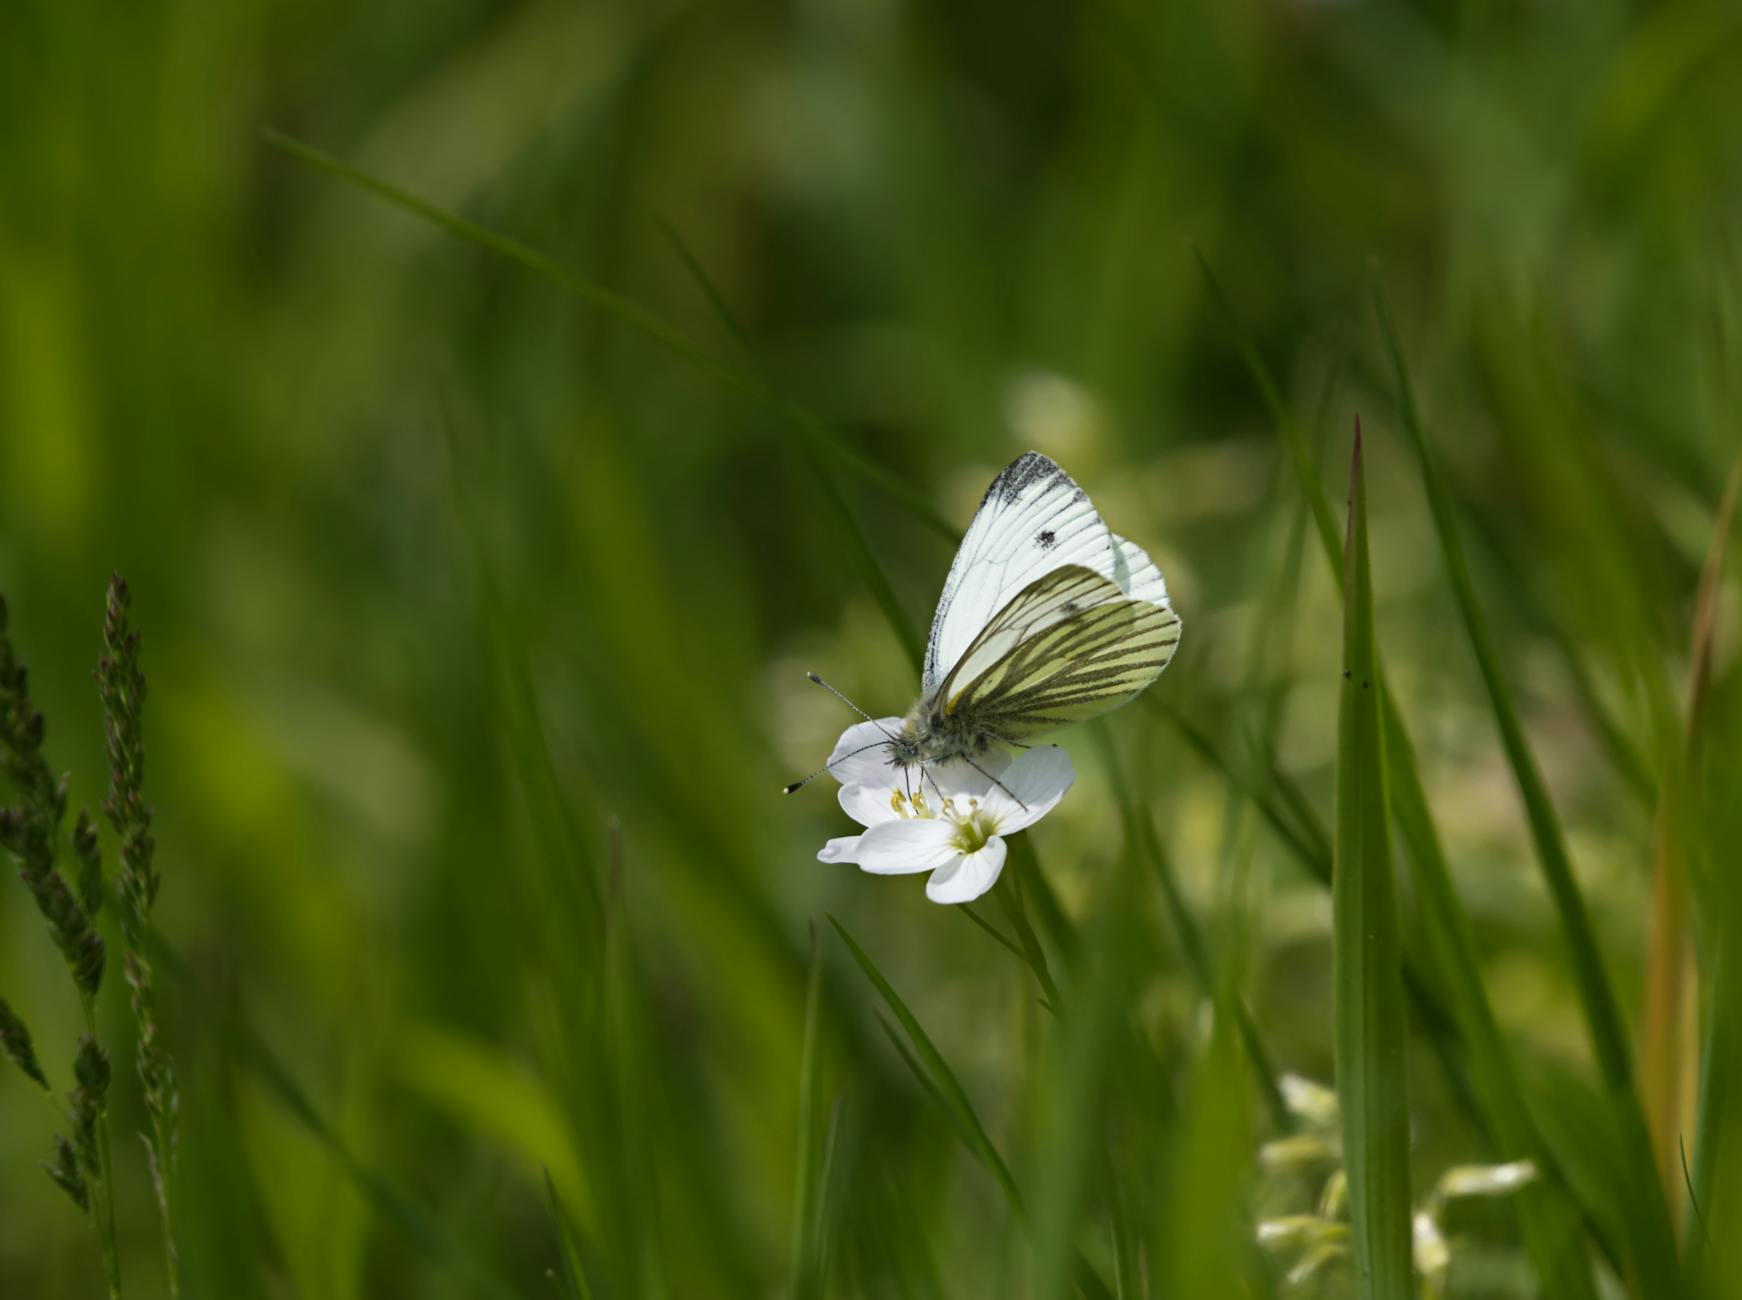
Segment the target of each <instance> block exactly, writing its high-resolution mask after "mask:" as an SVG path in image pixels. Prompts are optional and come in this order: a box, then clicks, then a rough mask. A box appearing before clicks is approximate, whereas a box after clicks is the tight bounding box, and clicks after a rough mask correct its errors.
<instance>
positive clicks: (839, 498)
mask: <svg viewBox="0 0 1742 1300" xmlns="http://www.w3.org/2000/svg"><path fill="white" fill-rule="evenodd" d="M661 229H663V230H664V232H665V237H666V241H667V242H668V243H670V244H671V246H672V248H673V249H675V250H676V252H677V255H678V260H680V261H681V262H682V263H683V264H684V268H685V269H686V270H687V271H688V272H689V273H690V277H691V278H692V279H693V280H695V282H696V284H697V286H698V287H699V288H700V289H701V291H702V295H703V296H704V297H705V298H706V299H707V300H708V305H709V306H710V307H712V308H713V310H714V314H715V315H716V316H717V317H719V320H720V324H721V325H723V326H724V327H725V329H726V332H727V333H728V334H730V335H731V336H732V340H733V342H735V343H736V344H737V345H738V348H739V350H740V351H741V352H742V353H743V354H744V357H745V359H746V361H747V363H748V364H749V365H750V367H751V368H752V370H753V371H754V373H755V375H756V376H757V381H758V382H759V383H761V384H762V386H763V387H764V388H765V389H766V390H767V391H768V392H769V393H770V394H772V395H773V396H774V398H775V400H776V401H777V402H778V403H779V405H780V406H781V407H782V409H784V410H786V411H787V412H788V413H789V415H790V416H791V417H792V418H793V419H794V420H795V421H796V422H797V423H798V425H799V426H800V428H801V429H802V430H803V431H804V433H805V434H806V437H805V438H803V439H801V440H800V442H799V446H800V447H801V448H802V449H803V453H804V458H805V463H806V464H807V465H809V466H810V469H811V473H812V474H813V475H815V477H816V480H817V486H818V487H819V488H820V489H821V491H822V494H823V497H824V499H825V500H826V501H827V503H828V505H829V507H830V513H831V514H832V515H833V516H834V517H835V518H837V519H839V520H840V521H841V527H842V531H843V532H845V533H846V536H847V542H848V544H849V547H850V548H851V550H852V553H853V559H854V561H855V562H856V563H857V564H858V566H859V571H860V573H861V575H862V576H863V577H864V579H865V585H866V586H867V587H869V588H870V589H871V595H872V598H873V599H874V600H876V602H877V608H878V609H880V610H881V611H882V612H883V617H884V619H885V621H887V622H888V624H889V626H890V629H891V630H892V631H894V633H895V637H896V640H898V641H900V642H901V648H902V650H903V651H904V652H905V653H906V654H907V658H908V662H909V663H910V664H912V665H913V671H914V675H915V676H916V677H917V676H918V675H919V673H920V670H921V668H922V666H923V664H924V659H925V650H924V642H923V640H922V639H921V637H920V635H919V632H918V631H917V630H916V629H915V627H914V625H913V622H912V620H910V619H909V618H908V617H907V614H906V612H905V611H903V609H902V608H901V601H900V600H899V599H898V598H897V597H896V595H895V587H894V585H893V584H892V583H891V582H890V581H889V575H888V574H886V573H884V572H883V566H882V565H881V564H879V563H878V562H877V556H876V553H875V552H873V551H872V549H871V543H870V542H869V541H868V540H867V539H866V537H865V532H864V530H863V529H861V528H860V527H859V522H858V520H857V519H855V518H854V517H853V510H852V507H851V506H849V505H848V504H847V499H846V497H844V496H843V495H842V494H841V489H840V486H839V485H838V484H837V483H836V482H835V476H834V475H833V474H832V473H830V471H829V467H828V466H827V465H826V464H824V463H823V460H822V457H821V456H819V455H818V454H817V448H818V446H819V445H824V444H826V443H827V442H828V441H829V439H828V437H827V434H826V433H825V432H824V431H823V430H822V429H821V428H820V427H819V426H818V424H817V422H816V420H815V417H813V416H812V415H811V414H810V413H809V412H808V411H806V410H804V409H803V408H802V407H800V406H798V405H796V404H795V403H792V402H789V401H788V400H787V399H786V398H784V397H782V396H780V395H779V393H778V392H777V391H776V390H775V387H774V383H773V381H772V380H770V379H769V378H768V377H767V372H766V371H765V370H764V369H763V368H762V366H761V364H760V363H759V362H758V361H757V359H756V353H755V350H754V349H753V348H752V347H751V346H750V339H749V336H748V335H746V334H745V333H744V328H743V326H742V325H741V324H739V321H738V316H737V313H736V312H734V311H733V310H732V308H731V307H730V306H729V305H728V304H727V302H726V297H725V295H724V294H722V293H721V292H720V289H719V286H718V285H716V284H715V283H714V280H713V277H712V276H710V275H709V274H708V271H707V268H706V267H704V266H703V265H702V263H701V259H700V258H698V257H697V256H696V255H695V254H694V253H693V252H691V251H690V248H689V245H688V244H686V243H685V242H684V241H683V239H682V237H681V236H679V235H678V233H677V231H676V230H674V229H673V228H672V227H671V226H670V225H669V224H668V223H664V222H662V223H661Z"/></svg>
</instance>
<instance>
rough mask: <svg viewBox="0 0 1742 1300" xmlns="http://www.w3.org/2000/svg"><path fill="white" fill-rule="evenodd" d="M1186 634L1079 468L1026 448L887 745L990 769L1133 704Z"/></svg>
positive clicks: (956, 568)
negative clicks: (1005, 749) (987, 764)
mask: <svg viewBox="0 0 1742 1300" xmlns="http://www.w3.org/2000/svg"><path fill="white" fill-rule="evenodd" d="M1179 635H1180V621H1179V616H1178V615H1177V614H1175V613H1174V612H1173V608H1172V606H1170V605H1169V604H1168V599H1167V584H1166V583H1165V582H1164V581H1163V580H1162V576H1161V570H1159V569H1157V568H1156V567H1155V563H1154V561H1152V560H1151V559H1150V558H1149V557H1148V556H1147V555H1145V554H1144V553H1143V551H1142V549H1141V548H1140V547H1138V546H1136V545H1134V544H1133V543H1131V542H1128V541H1126V540H1125V539H1124V538H1123V537H1121V536H1119V535H1118V534H1117V533H1115V532H1113V531H1112V530H1111V529H1109V528H1108V527H1107V525H1106V523H1104V522H1103V521H1102V519H1101V516H1100V515H1099V514H1098V513H1096V510H1095V507H1094V506H1093V505H1091V504H1090V502H1089V498H1088V494H1087V493H1085V492H1084V491H1083V490H1082V489H1081V488H1080V487H1078V486H1077V485H1076V483H1075V481H1074V480H1072V478H1071V476H1070V475H1069V474H1067V473H1065V472H1064V470H1062V469H1060V468H1059V467H1058V466H1057V465H1055V464H1054V463H1053V462H1052V461H1051V460H1048V459H1047V458H1046V457H1045V456H1042V455H1041V454H1040V453H1039V452H1034V451H1031V452H1027V453H1025V454H1023V455H1021V456H1019V457H1017V458H1016V460H1014V461H1012V462H1011V463H1010V464H1009V465H1007V466H1006V467H1005V468H1004V471H1003V472H1002V473H1000V474H999V475H998V477H997V478H995V479H993V480H992V486H991V487H989V488H987V489H986V496H985V498H984V499H983V500H982V501H981V502H980V508H979V510H978V511H976V512H975V514H974V521H973V523H971V524H970V525H968V532H967V535H966V536H965V537H963V538H962V546H961V549H960V550H959V551H957V552H956V559H955V563H954V564H952V565H951V566H950V574H949V577H948V578H946V579H945V580H944V590H943V594H942V595H941V596H940V597H939V598H938V608H937V613H936V614H935V615H933V617H932V625H931V636H930V638H929V639H928V640H927V642H926V649H925V671H924V675H923V678H922V680H921V694H920V698H919V702H918V703H916V704H915V705H914V706H913V708H912V709H910V710H908V713H907V716H906V717H905V718H904V719H903V720H902V722H901V727H900V729H899V730H898V731H895V730H891V731H889V732H887V733H886V734H887V736H888V738H887V740H885V741H879V742H876V743H877V744H881V745H883V746H884V747H885V748H886V749H887V750H888V753H889V756H890V760H891V761H892V762H893V763H894V764H895V765H896V766H897V767H900V768H903V769H911V768H914V767H918V768H920V769H922V771H923V769H924V768H925V767H926V766H927V765H929V764H933V763H948V762H951V761H955V760H962V761H965V762H967V763H968V764H970V765H972V766H976V767H977V766H979V763H978V761H977V760H979V759H981V758H983V757H984V756H986V755H987V754H990V753H993V752H995V751H997V750H999V749H1000V748H1001V747H1002V746H1006V745H1021V744H1023V742H1025V741H1027V740H1028V739H1030V738H1031V737H1034V736H1038V735H1041V734H1042V733H1044V732H1047V731H1051V730H1052V729H1053V728H1055V727H1060V726H1063V725H1064V724H1066V723H1069V722H1079V721H1081V720H1083V719H1085V718H1091V717H1094V716H1095V715H1096V714H1100V713H1105V712H1106V711H1107V710H1109V709H1114V708H1117V707H1118V706H1119V705H1121V704H1124V703H1125V702H1126V701H1128V700H1130V699H1131V698H1132V697H1133V696H1135V695H1136V694H1137V693H1138V692H1139V691H1141V690H1142V689H1143V688H1144V687H1146V686H1148V685H1149V684H1150V683H1151V682H1152V681H1154V680H1155V679H1156V678H1157V677H1158V676H1160V675H1161V671H1162V669H1164V668H1166V667H1167V665H1168V661H1169V660H1171V659H1172V658H1173V653H1174V649H1175V647H1176V646H1177V645H1178V644H1179ZM812 676H813V680H816V681H819V682H820V681H821V679H820V678H816V677H815V675H814V674H813V675H812ZM825 684H826V683H825ZM831 689H832V688H831ZM837 694H838V692H837ZM843 698H845V697H843ZM862 716H867V717H868V716H869V715H863V714H862ZM837 757H838V758H844V757H846V756H845V755H839V756H837ZM831 761H834V760H831ZM807 779H808V778H807ZM803 784H804V782H803V781H800V782H795V783H794V784H793V785H791V786H789V787H787V788H788V791H789V792H790V791H791V790H795V789H797V788H798V787H799V786H801V785H803Z"/></svg>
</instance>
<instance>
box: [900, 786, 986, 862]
mask: <svg viewBox="0 0 1742 1300" xmlns="http://www.w3.org/2000/svg"><path fill="white" fill-rule="evenodd" d="M889 806H890V807H891V808H893V809H894V810H895V813H896V815H897V816H898V817H900V818H901V819H902V820H903V821H906V820H907V819H909V818H912V817H917V818H920V819H921V820H924V821H935V820H937V819H938V818H940V817H941V818H943V819H944V820H946V821H949V822H953V823H954V824H955V834H954V835H953V836H952V837H951V843H952V844H954V845H955V847H956V849H957V850H959V851H960V852H962V853H978V852H979V851H980V850H981V849H983V848H985V847H986V841H987V840H989V839H991V838H992V837H993V836H994V835H996V834H997V833H998V822H997V820H996V819H995V818H994V817H993V816H992V814H991V813H989V812H986V811H984V810H983V809H982V808H981V807H980V801H979V800H978V799H976V798H974V797H973V796H972V795H970V796H969V797H968V798H967V799H966V800H963V801H961V802H958V801H957V800H955V799H953V798H946V799H945V800H944V801H943V807H942V808H941V809H935V808H933V807H932V806H931V805H930V804H929V803H927V802H926V797H925V791H923V790H915V791H914V792H913V793H912V794H908V793H907V792H906V791H905V790H901V789H899V788H898V789H895V790H892V791H891V792H890V795H889Z"/></svg>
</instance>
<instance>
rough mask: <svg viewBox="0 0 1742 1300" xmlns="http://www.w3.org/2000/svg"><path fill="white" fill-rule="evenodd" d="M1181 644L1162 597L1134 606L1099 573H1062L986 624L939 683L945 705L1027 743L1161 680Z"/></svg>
mask: <svg viewBox="0 0 1742 1300" xmlns="http://www.w3.org/2000/svg"><path fill="white" fill-rule="evenodd" d="M1122 546H1129V543H1123V542H1122ZM1130 549H1131V551H1134V552H1136V555H1137V556H1138V557H1139V558H1140V559H1141V560H1142V562H1143V563H1144V564H1146V565H1148V567H1149V568H1150V569H1151V570H1153V569H1154V566H1153V565H1152V564H1149V561H1148V557H1146V556H1144V555H1143V552H1142V551H1140V550H1138V549H1137V548H1136V547H1134V546H1133V547H1130ZM1155 580H1156V582H1159V580H1160V575H1159V574H1157V575H1156V579H1155ZM1178 644H1179V618H1178V616H1177V615H1176V614H1174V612H1173V610H1172V609H1170V608H1169V607H1168V605H1167V604H1166V601H1165V597H1163V598H1162V600H1161V602H1160V603H1156V602H1154V601H1151V600H1144V599H1133V598H1132V597H1131V595H1129V594H1128V593H1127V592H1126V591H1124V590H1121V588H1120V586H1119V584H1118V583H1116V582H1114V581H1112V580H1110V579H1109V578H1107V577H1104V576H1102V575H1101V574H1099V573H1096V572H1095V571H1094V570H1092V569H1088V568H1085V567H1083V566H1081V565H1065V566H1063V567H1061V568H1057V569H1053V570H1052V571H1051V572H1049V573H1046V574H1043V575H1042V576H1041V577H1039V578H1037V579H1035V581H1033V582H1032V583H1030V584H1029V585H1028V586H1027V587H1025V588H1023V589H1022V591H1020V592H1019V593H1018V594H1017V595H1016V596H1015V597H1013V598H1012V599H1011V600H1010V602H1009V603H1008V604H1006V605H1005V606H1004V608H1003V609H1001V610H1000V611H999V612H998V613H997V614H996V615H995V616H994V617H993V618H992V620H991V621H990V622H988V623H987V625H986V626H985V628H984V629H983V630H982V631H981V633H980V635H979V636H977V637H976V638H975V639H974V641H973V643H972V644H971V645H970V646H969V647H968V649H967V650H966V652H965V653H964V654H963V655H962V657H961V661H960V662H959V663H958V664H957V665H956V667H955V668H954V669H953V670H952V671H951V673H950V674H949V676H948V678H946V680H945V681H944V682H943V683H942V686H941V688H940V692H939V694H940V696H941V701H940V702H941V703H942V705H943V707H944V708H945V710H946V711H948V712H950V713H955V714H960V715H962V716H964V717H969V718H972V719H973V720H974V721H975V723H976V724H977V725H979V726H983V727H986V728H988V729H989V730H991V731H994V732H996V733H997V734H998V735H999V736H1001V737H1002V738H1003V739H1006V740H1021V739H1023V738H1024V737H1026V736H1031V735H1036V734H1039V733H1041V732H1044V731H1050V730H1052V729H1053V728H1054V727H1058V726H1063V725H1064V724H1065V723H1068V722H1077V721H1081V720H1082V719H1084V718H1090V717H1093V716H1095V715H1096V714H1098V713H1104V712H1106V711H1107V710H1108V709H1112V708H1116V707H1117V706H1119V705H1120V704H1123V703H1124V702H1125V701H1126V700H1128V699H1130V698H1131V697H1132V696H1133V695H1135V694H1137V692H1139V691H1141V690H1142V689H1143V688H1144V687H1145V686H1148V685H1149V683H1150V682H1152V681H1154V680H1155V679H1156V677H1157V676H1159V675H1160V673H1161V670H1162V669H1164V668H1166V667H1167V664H1168V661H1169V660H1170V659H1172V658H1173V652H1174V647H1175V646H1176V645H1178Z"/></svg>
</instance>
